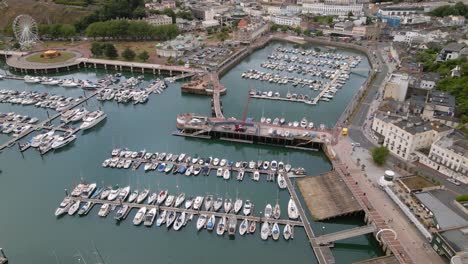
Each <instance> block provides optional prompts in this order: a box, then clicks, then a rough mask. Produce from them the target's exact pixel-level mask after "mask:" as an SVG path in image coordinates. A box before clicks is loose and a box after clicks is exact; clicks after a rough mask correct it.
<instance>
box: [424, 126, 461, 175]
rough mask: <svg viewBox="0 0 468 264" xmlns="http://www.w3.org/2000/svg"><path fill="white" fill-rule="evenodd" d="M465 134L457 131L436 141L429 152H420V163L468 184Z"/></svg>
mask: <svg viewBox="0 0 468 264" xmlns="http://www.w3.org/2000/svg"><path fill="white" fill-rule="evenodd" d="M465 136H466V135H465V134H464V133H463V132H461V131H458V130H455V131H454V132H453V133H451V134H449V135H446V136H444V137H441V138H440V139H439V140H437V141H435V142H434V143H433V144H432V145H431V148H430V150H429V152H427V150H426V151H419V152H418V153H417V154H418V156H419V162H420V163H422V164H424V165H426V166H428V167H431V168H432V169H434V170H437V171H438V172H440V173H442V174H444V175H446V176H448V177H452V178H454V179H456V180H458V181H461V182H463V183H468V141H467V140H466V139H465Z"/></svg>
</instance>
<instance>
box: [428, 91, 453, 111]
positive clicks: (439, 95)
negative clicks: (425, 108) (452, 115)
mask: <svg viewBox="0 0 468 264" xmlns="http://www.w3.org/2000/svg"><path fill="white" fill-rule="evenodd" d="M428 102H430V103H433V104H436V105H442V106H447V107H451V108H454V109H455V96H453V95H451V94H449V93H447V92H442V91H433V92H432V93H431V94H430V96H429V100H428Z"/></svg>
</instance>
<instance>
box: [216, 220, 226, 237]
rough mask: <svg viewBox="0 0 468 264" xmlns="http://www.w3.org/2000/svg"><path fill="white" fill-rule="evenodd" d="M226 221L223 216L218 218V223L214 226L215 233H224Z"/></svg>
mask: <svg viewBox="0 0 468 264" xmlns="http://www.w3.org/2000/svg"><path fill="white" fill-rule="evenodd" d="M226 222H227V219H226V217H225V216H223V217H221V219H219V221H218V225H217V226H216V234H218V236H222V235H224V232H225V230H226Z"/></svg>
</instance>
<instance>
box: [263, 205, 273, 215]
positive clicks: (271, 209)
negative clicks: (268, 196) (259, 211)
mask: <svg viewBox="0 0 468 264" xmlns="http://www.w3.org/2000/svg"><path fill="white" fill-rule="evenodd" d="M272 212H273V208H272V207H271V204H267V205H266V206H265V212H264V214H265V218H271V214H272Z"/></svg>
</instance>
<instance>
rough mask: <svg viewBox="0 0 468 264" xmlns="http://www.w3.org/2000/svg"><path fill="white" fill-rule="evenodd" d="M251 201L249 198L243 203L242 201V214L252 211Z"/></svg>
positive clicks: (248, 213)
mask: <svg viewBox="0 0 468 264" xmlns="http://www.w3.org/2000/svg"><path fill="white" fill-rule="evenodd" d="M252 207H253V205H252V203H251V202H250V200H245V203H244V209H243V210H242V213H243V214H244V215H250V213H251V212H252Z"/></svg>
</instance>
